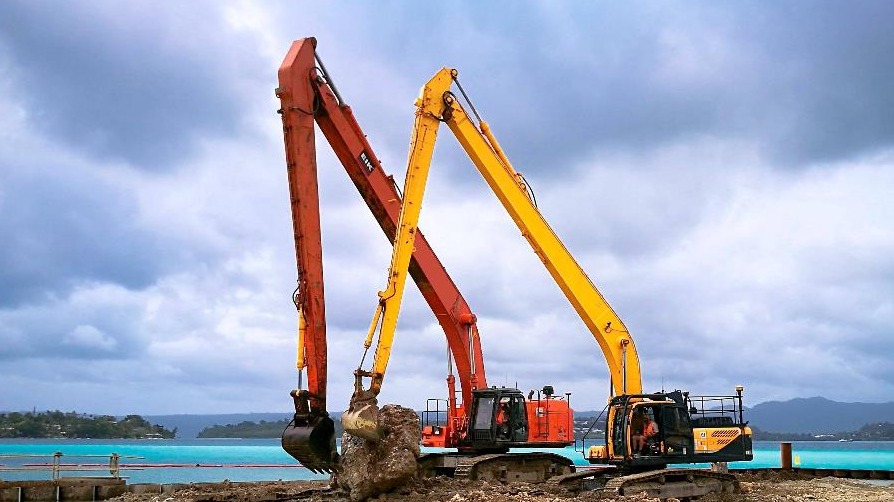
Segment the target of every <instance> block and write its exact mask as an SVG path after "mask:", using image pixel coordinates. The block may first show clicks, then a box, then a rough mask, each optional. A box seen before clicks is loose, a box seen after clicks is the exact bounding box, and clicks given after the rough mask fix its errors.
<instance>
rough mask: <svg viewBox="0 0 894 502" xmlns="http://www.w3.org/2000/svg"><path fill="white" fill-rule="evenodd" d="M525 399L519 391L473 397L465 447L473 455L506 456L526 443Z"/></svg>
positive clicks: (478, 392) (480, 393)
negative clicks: (508, 452)
mask: <svg viewBox="0 0 894 502" xmlns="http://www.w3.org/2000/svg"><path fill="white" fill-rule="evenodd" d="M525 410H526V405H525V397H524V395H523V394H522V393H521V391H520V390H518V389H510V388H505V387H501V388H495V387H492V388H489V389H479V390H475V391H474V392H473V394H472V409H471V414H470V417H471V423H470V424H469V428H470V433H469V434H468V435H467V437H466V441H465V443H466V446H467V447H468V448H471V449H473V450H475V451H494V452H505V451H508V450H509V447H510V446H515V443H525V442H527V441H528V416H527V413H526V411H525Z"/></svg>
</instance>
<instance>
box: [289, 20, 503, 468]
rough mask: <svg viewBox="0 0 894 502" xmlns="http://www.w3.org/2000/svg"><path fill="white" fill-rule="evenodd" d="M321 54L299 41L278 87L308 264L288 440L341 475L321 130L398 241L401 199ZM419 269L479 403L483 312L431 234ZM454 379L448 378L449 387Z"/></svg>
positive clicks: (461, 374)
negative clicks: (330, 408) (479, 319)
mask: <svg viewBox="0 0 894 502" xmlns="http://www.w3.org/2000/svg"><path fill="white" fill-rule="evenodd" d="M315 48H316V39H314V38H304V39H299V40H296V41H295V42H293V43H292V46H291V47H290V49H289V51H288V53H287V54H286V57H285V59H284V60H283V63H282V65H281V66H280V68H279V86H278V88H277V89H276V94H277V97H278V98H279V99H280V104H281V107H280V110H279V113H280V114H281V116H282V122H283V137H284V141H285V151H286V163H287V173H288V179H289V193H290V198H291V209H292V222H293V230H294V234H295V254H296V258H297V264H298V281H299V287H298V289H297V290H296V295H295V298H294V300H295V303H296V306H297V307H298V311H299V338H300V340H299V357H298V369H299V370H300V371H302V372H303V371H304V370H306V372H307V379H306V382H302V381H301V380H300V377H299V389H296V390H295V391H293V398H294V399H295V408H296V416H295V418H296V421H295V422H293V424H292V425H290V427H288V428H287V429H286V431H284V433H283V448H284V449H285V450H286V451H287V452H289V453H290V454H291V455H292V456H293V457H295V458H296V459H297V460H299V461H300V462H301V463H302V464H304V465H305V466H309V467H310V468H312V469H318V470H332V469H334V467H335V465H336V464H337V459H335V458H334V457H333V456H332V453H334V449H335V445H334V428H333V424H332V421H331V419H330V418H329V417H328V413H327V412H326V362H327V361H326V359H327V358H326V323H325V304H324V292H323V268H322V267H323V266H322V245H321V236H320V221H319V218H320V215H319V194H318V189H317V166H316V147H315V142H314V123H316V125H317V126H318V127H319V128H320V130H321V131H322V132H323V135H324V136H325V137H326V140H327V141H328V142H329V144H330V146H331V147H332V150H333V151H334V153H335V154H336V156H337V157H338V159H339V160H340V161H341V164H342V166H343V167H344V169H345V171H346V172H347V174H348V176H349V177H350V178H351V181H352V182H353V183H354V185H355V187H356V188H357V190H358V191H359V193H360V195H361V197H362V198H363V199H364V201H365V202H366V204H367V206H368V207H369V209H370V211H371V212H372V214H373V216H374V217H375V219H376V221H377V222H378V223H379V225H380V227H381V228H382V230H383V232H384V233H385V236H386V237H387V238H388V240H389V242H392V241H393V239H394V236H395V234H396V229H397V226H398V215H399V212H400V206H401V196H400V194H399V193H398V191H397V187H396V186H395V184H394V181H393V178H392V177H391V176H389V175H388V174H387V173H385V171H384V170H383V169H382V166H381V163H380V162H379V160H378V157H377V156H376V155H375V153H374V152H373V150H372V147H371V146H370V145H369V143H368V142H367V140H366V136H365V135H364V133H363V131H362V129H361V128H360V125H359V124H358V123H357V120H356V119H355V117H354V115H353V112H352V111H351V108H350V107H349V106H348V105H347V104H346V103H345V102H344V100H343V99H342V98H341V96H340V95H339V93H338V91H337V90H336V88H335V84H334V83H333V81H332V79H331V77H330V76H329V75H328V73H327V72H326V70H325V67H324V66H323V64H322V61H320V59H319V57H318V56H317V54H316V51H315ZM409 268H410V276H411V277H412V278H413V280H414V282H415V283H416V285H417V286H418V288H419V290H420V292H421V293H422V296H423V297H424V298H425V300H426V302H427V303H428V305H429V307H430V308H431V310H432V312H433V313H434V314H435V317H436V318H437V320H438V322H439V324H440V325H441V328H442V329H443V331H444V334H445V336H446V339H447V345H448V348H449V351H450V355H451V357H452V359H453V364H454V365H455V370H456V373H457V376H458V378H459V380H460V389H461V396H462V401H463V402H464V403H468V402H471V395H472V390H474V389H476V388H484V387H487V378H486V375H485V369H484V361H483V358H482V354H481V345H480V340H479V337H478V329H477V324H476V318H475V315H474V314H473V313H472V310H471V308H470V307H469V305H468V303H467V302H466V300H465V299H464V298H463V296H462V294H461V293H460V291H459V289H458V288H457V287H456V285H455V284H454V282H453V280H452V279H451V278H450V276H449V275H448V274H447V271H446V269H445V268H444V267H443V265H442V264H441V262H440V260H439V259H438V257H437V256H436V255H435V253H434V251H433V250H432V248H431V246H430V245H429V244H428V241H427V240H426V239H425V237H424V236H423V235H422V234H421V233H419V234H418V238H417V240H416V249H415V251H414V252H413V255H412V257H411V260H410V265H409ZM299 375H301V373H299ZM452 379H453V376H452V375H451V376H448V384H449V385H452V382H453V380H452ZM302 386H305V387H306V388H303V389H302V388H301V387H302ZM452 397H453V396H452V395H451V396H449V398H452ZM449 400H450V401H451V402H453V401H454V400H453V399H449ZM453 406H455V404H454V405H453Z"/></svg>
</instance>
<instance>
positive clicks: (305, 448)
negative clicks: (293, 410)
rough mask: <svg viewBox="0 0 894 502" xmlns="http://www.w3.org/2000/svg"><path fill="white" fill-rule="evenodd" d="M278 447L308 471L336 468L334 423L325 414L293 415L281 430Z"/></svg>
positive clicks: (336, 452)
mask: <svg viewBox="0 0 894 502" xmlns="http://www.w3.org/2000/svg"><path fill="white" fill-rule="evenodd" d="M282 448H283V450H285V451H286V453H288V454H289V455H291V456H292V457H294V458H295V460H297V461H298V462H301V465H303V466H304V467H306V468H307V469H309V470H310V471H311V472H316V473H323V472H326V473H331V472H334V471H337V470H338V450H337V449H336V447H335V422H334V421H333V420H332V419H331V418H329V416H328V415H318V416H315V417H300V416H297V415H296V416H295V418H293V419H292V421H291V422H289V425H287V426H286V428H285V430H283V432H282Z"/></svg>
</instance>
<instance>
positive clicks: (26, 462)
mask: <svg viewBox="0 0 894 502" xmlns="http://www.w3.org/2000/svg"><path fill="white" fill-rule="evenodd" d="M63 457H65V459H66V460H68V459H69V458H71V459H86V458H108V459H109V462H108V464H106V463H91V462H63ZM37 458H44V459H48V458H52V460H51V461H49V462H31V461H30V459H37ZM122 458H133V459H141V458H143V457H137V456H122V455H118V454H117V453H111V454H108V455H66V454H64V453H62V452H61V451H57V452H55V453H52V454H34V453H24V454H16V453H11V454H2V455H0V460H2V461H3V462H4V463H3V464H0V472H27V471H38V472H39V471H48V472H49V473H50V478H51V479H52V480H53V481H58V480H59V479H60V478H62V477H63V473H71V472H78V473H86V474H97V475H98V474H99V473H103V474H102V476H91V477H108V478H112V479H121V471H122V467H121V459H122ZM7 462H10V465H6V463H7ZM124 469H128V470H130V469H134V468H133V467H127V468H124ZM105 472H108V473H109V474H108V475H106V474H104V473H105Z"/></svg>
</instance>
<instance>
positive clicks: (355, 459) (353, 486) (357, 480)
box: [338, 404, 422, 501]
mask: <svg viewBox="0 0 894 502" xmlns="http://www.w3.org/2000/svg"><path fill="white" fill-rule="evenodd" d="M379 427H380V428H381V429H382V432H383V438H382V440H381V441H379V442H377V443H374V442H370V441H366V440H364V439H361V438H358V437H355V436H352V435H350V434H348V433H345V434H343V435H342V438H341V451H342V453H341V458H342V460H341V472H340V473H339V475H338V482H339V484H340V485H341V486H342V487H345V488H347V489H348V490H349V492H350V496H351V500H353V501H360V500H366V499H368V498H370V497H374V496H376V495H379V494H382V493H388V492H390V491H392V490H395V489H397V488H400V487H401V486H403V485H405V484H407V483H408V482H409V481H411V480H413V479H414V478H415V477H416V471H417V467H416V459H417V458H419V441H420V440H421V439H422V433H421V431H420V429H419V417H418V416H417V415H416V412H415V411H413V410H411V409H409V408H404V407H402V406H398V405H395V404H386V405H385V406H383V407H382V409H381V410H380V411H379Z"/></svg>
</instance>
